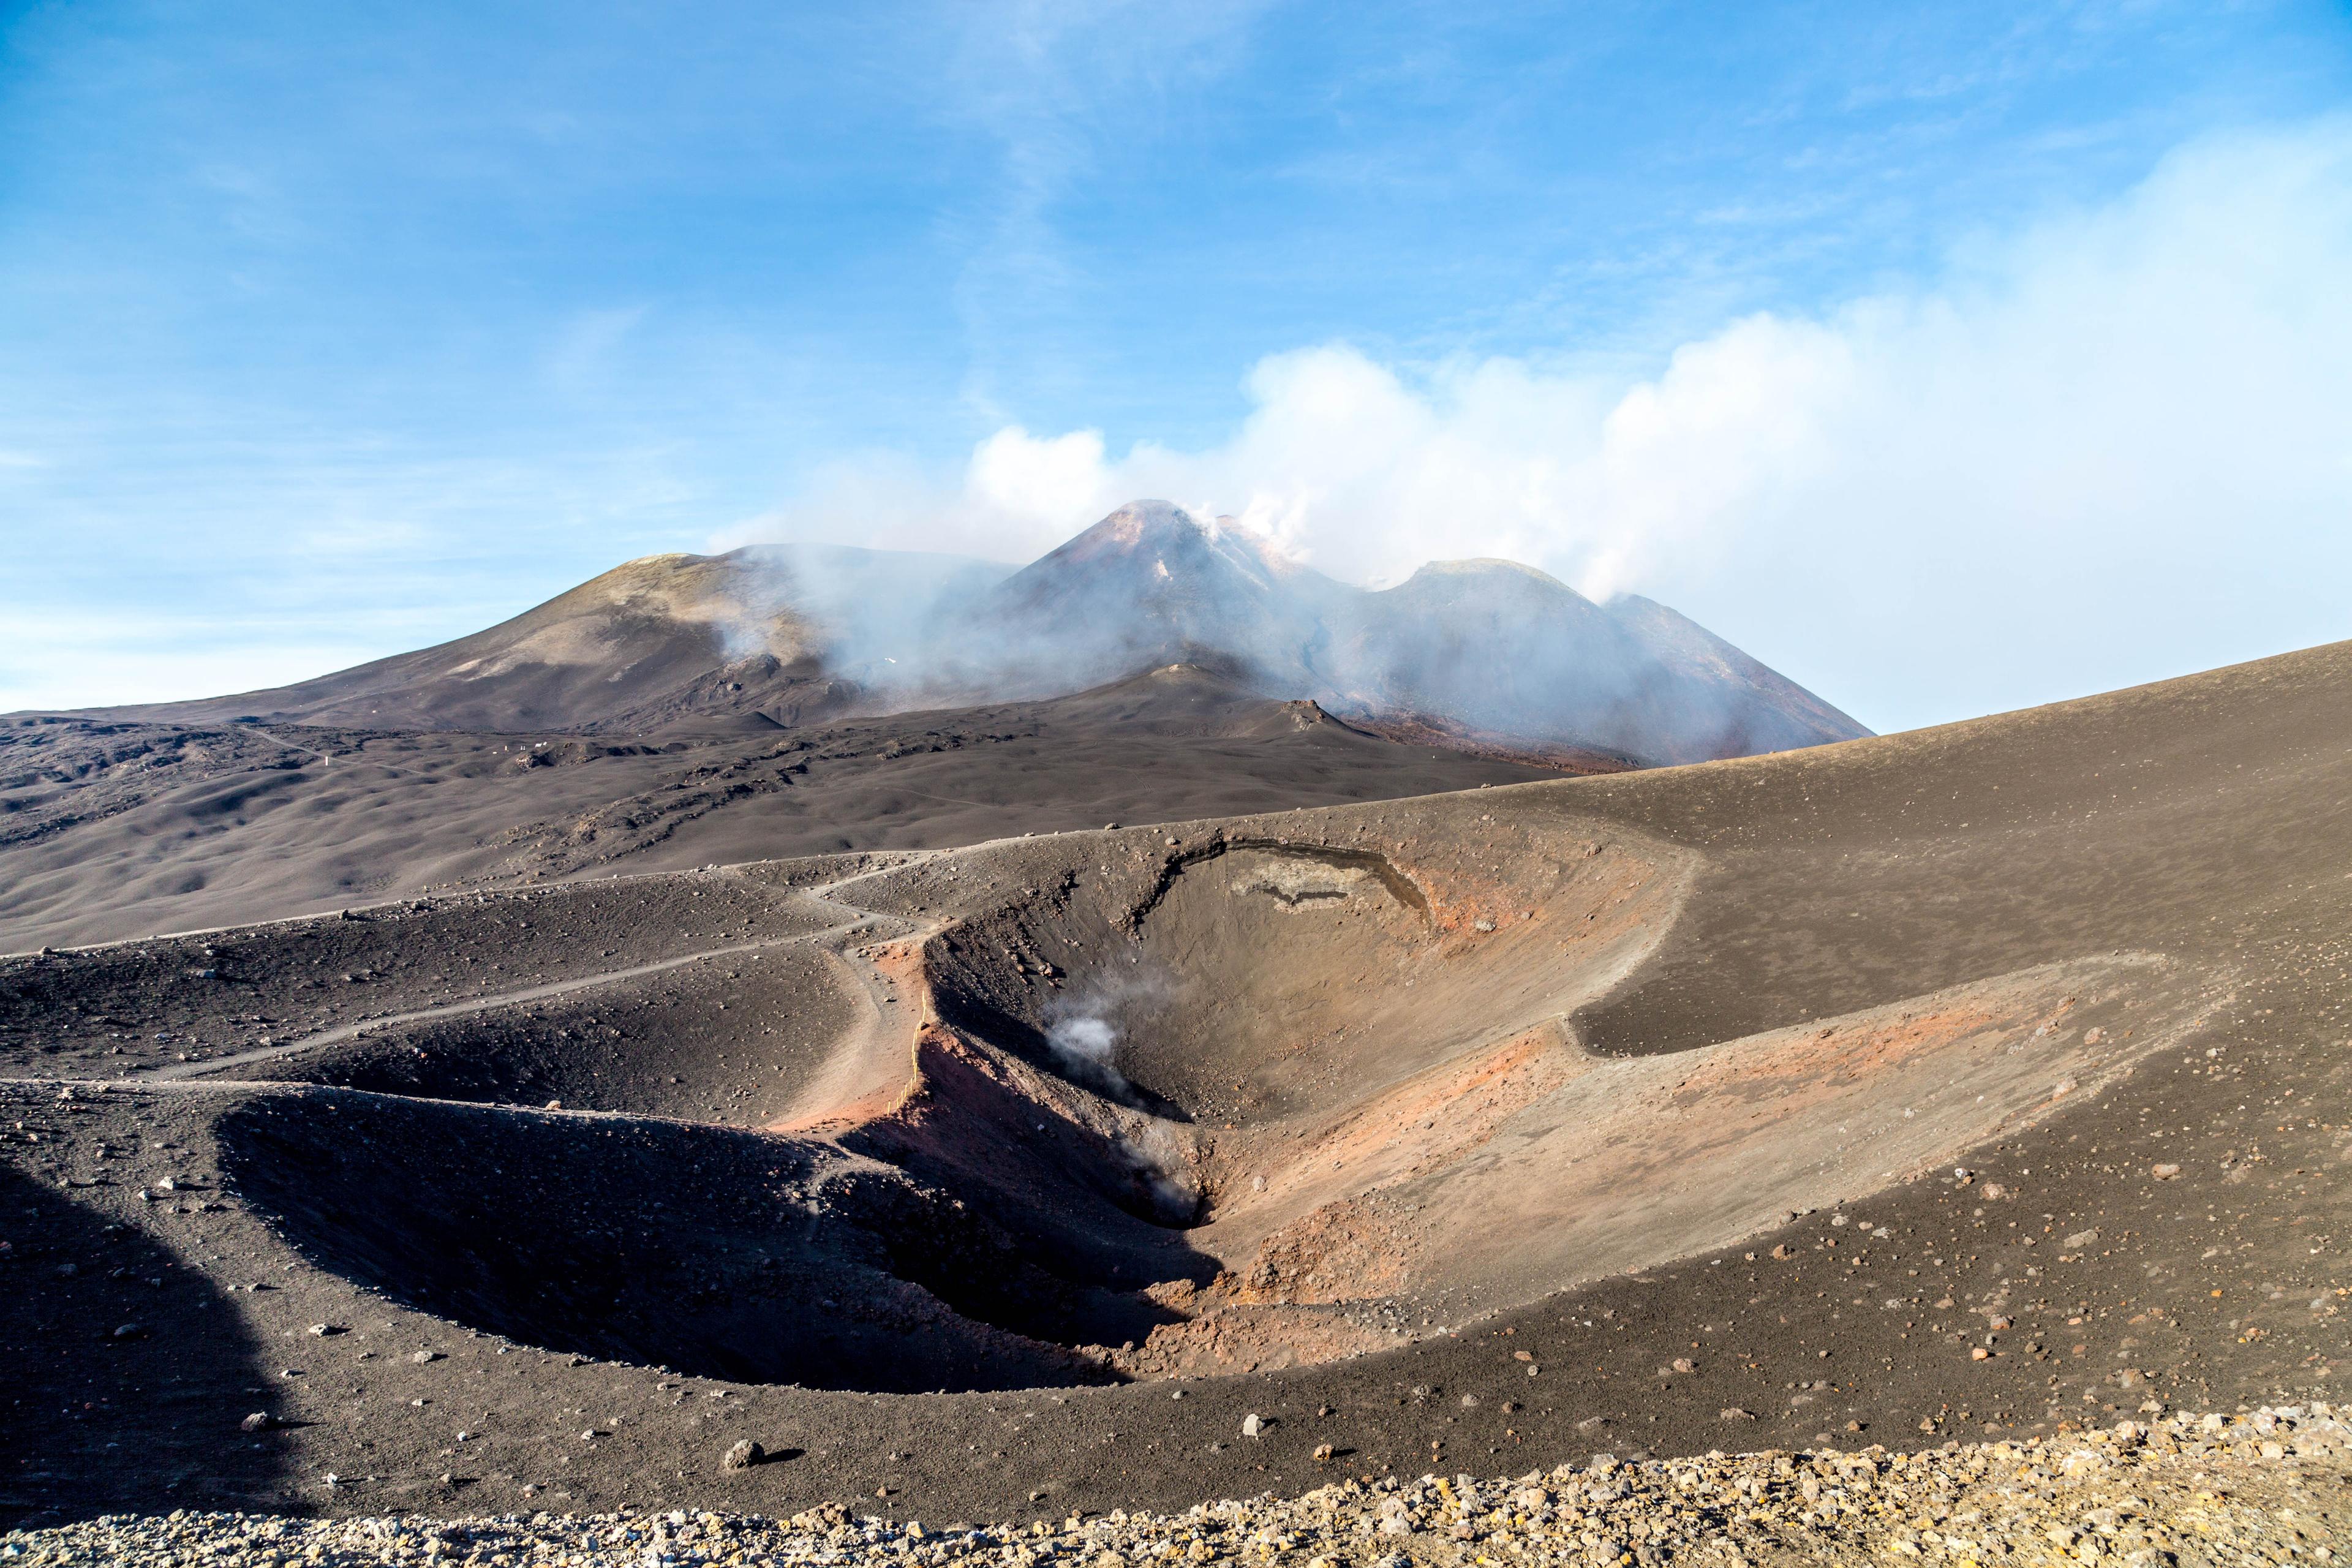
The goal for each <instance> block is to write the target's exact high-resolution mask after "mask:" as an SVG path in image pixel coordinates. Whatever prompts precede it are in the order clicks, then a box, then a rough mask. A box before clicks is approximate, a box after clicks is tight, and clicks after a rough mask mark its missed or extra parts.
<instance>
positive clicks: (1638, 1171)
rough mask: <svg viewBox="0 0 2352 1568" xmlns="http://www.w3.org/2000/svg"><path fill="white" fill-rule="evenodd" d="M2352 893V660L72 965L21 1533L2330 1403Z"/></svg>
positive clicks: (44, 1180)
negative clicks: (1253, 1431) (1495, 781)
mask: <svg viewBox="0 0 2352 1568" xmlns="http://www.w3.org/2000/svg"><path fill="white" fill-rule="evenodd" d="M2347 895H2352V645H2343V646H2337V647H2328V648H2322V649H2316V650H2313V651H2311V652H2308V653H2304V654H2298V655H2294V656H2290V657H2287V658H2279V659H2273V660H2269V661H2265V662H2263V663H2262V664H2257V665H2251V666H2246V667H2242V668H2235V669H2230V670H2223V671H2218V672H2215V673H2213V674H2210V675H2207V676H2200V677H2197V678H2193V679H2187V680H2182V681H2175V682H2171V683H2168V684H2166V685H2163V686H2159V687H2153V688H2148V689H2140V690H2136V691H2129V692H2122V693H2116V694H2114V695H2111V696H2107V697H2103V698H2097V699H2092V700H2085V701H2082V702H2076V703H2070V704H2065V705H2062V706H2060V707H2056V708H2052V709H2045V710H2035V711H2032V712H2028V713H2022V714H2014V715H2008V716H2004V717H2001V718H1998V719H1992V720H1987V721H1979V722H1977V723H1973V724H1968V725H1960V726H1954V727H1951V728H1948V729H1946V730H1942V731H1930V732H1924V733H1919V734H1914V735H1905V736H1896V737H1889V738H1885V739H1879V740H1869V741H1864V742H1855V743H1853V744H1850V745H1845V746H1840V747H1835V748H1829V749H1824V750H1816V751H1810V752H1794V753H1789V754H1784V755H1780V756H1771V757H1759V758H1751V759H1746V760H1740V761H1734V762H1727V763H1715V764H1710V765H1706V766H1701V767H1694V768H1684V769H1675V770H1671V771H1664V772H1652V773H1622V774H1616V775H1611V776H1606V777H1595V778H1585V779H1577V780H1563V781H1558V782H1550V783H1537V784H1523V785H1519V786H1516V787H1509V788H1499V789H1489V790H1481V791H1472V792H1467V793H1461V794H1454V795H1439V796H1430V797H1424V798H1418V799H1410V800H1396V799H1389V800H1374V801H1367V802H1364V803H1361V804H1354V805H1333V806H1327V807H1322V808H1318V809H1312V810H1289V811H1281V812H1277V813H1273V814H1262V815H1258V816H1225V817H1219V818H1214V819H1209V820H1201V821H1192V822H1185V823H1180V824H1175V825H1171V826H1152V827H1127V828H1118V829H1108V830H1105V829H1091V830H1086V831H1073V832H1066V833H1059V834H1051V835H1047V836H1043V837H1031V838H1020V839H1009V840H999V841H995V842H991V843H985V844H981V845H977V846H973V847H968V848H961V849H940V850H920V849H916V850H906V851H899V852H894V853H887V854H867V855H847V856H837V857H833V858H822V859H800V860H780V861H762V862H758V863H752V864H745V865H740V866H736V867H733V868H729V869H725V870H709V871H702V872H691V873H689V872H678V873H666V874H659V875H648V876H637V877H628V878H623V879H605V880H596V881H583V882H580V883H576V884H572V885H567V886H564V887H561V888H551V889H539V890H532V891H520V892H512V893H469V894H467V895H465V896H462V897H432V896H427V897H424V898H419V899H411V900H404V901H402V902H398V903H393V904H386V905H381V906H376V907H372V908H366V909H359V910H353V911H352V914H351V916H350V918H328V919H322V920H316V921H293V922H288V923H283V924H280V925H277V926H271V927H263V928H255V929H251V930H243V931H226V932H220V933H216V934H213V935H208V936H199V937H190V938H183V939H153V940H145V941H138V942H127V943H122V944H118V945H115V946H110V947H105V948H100V949H95V950H91V951H88V952H63V953H56V954H49V955H40V956H33V957H24V958H16V959H10V960H6V961H0V1062H5V1064H6V1065H5V1071H6V1072H7V1073H8V1074H10V1075H13V1076H12V1078H11V1079H10V1080H9V1081H8V1082H7V1084H6V1085H5V1089H0V1094H5V1098H6V1100H7V1101H8V1104H7V1106H6V1107H5V1111H0V1125H5V1126H6V1127H8V1128H9V1129H10V1133H9V1138H8V1142H6V1143H5V1152H6V1156H7V1160H6V1168H7V1170H8V1171H9V1172H11V1174H9V1175H8V1176H7V1177H6V1178H5V1179H6V1180H7V1181H8V1183H9V1184H10V1185H11V1188H12V1191H14V1192H17V1193H20V1194H22V1196H23V1199H24V1201H23V1202H22V1203H21V1204H16V1205H7V1209H6V1212H8V1213H11V1214H15V1215H18V1216H19V1217H17V1218H16V1219H15V1220H12V1221H10V1222H9V1226H10V1228H9V1229H8V1230H7V1231H6V1232H5V1239H6V1240H7V1242H8V1244H9V1247H8V1250H7V1252H5V1254H0V1258H5V1260H6V1261H5V1263H0V1268H5V1269H6V1270H8V1272H9V1283H10V1284H11V1286H12V1287H13V1288H12V1289H9V1290H7V1291H5V1292H0V1341H4V1342H5V1343H7V1344H9V1345H10V1346H12V1347H17V1348H18V1349H19V1350H20V1351H21V1352H22V1353H21V1354H20V1356H19V1360H20V1363H21V1364H22V1365H24V1366H26V1368H28V1369H32V1373H33V1375H32V1376H31V1377H29V1378H28V1380H27V1382H26V1387H27V1388H28V1391H29V1397H27V1398H26V1400H25V1403H24V1405H22V1406H21V1411H22V1414H21V1415H18V1416H17V1418H16V1420H15V1421H14V1422H13V1423H12V1424H11V1426H10V1427H9V1429H8V1432H9V1435H8V1436H7V1437H6V1439H5V1443H6V1445H7V1446H6V1447H5V1450H0V1463H5V1468H0V1498H5V1506H6V1507H7V1508H8V1509H9V1510H11V1512H12V1514H15V1515H17V1516H32V1515H36V1514H40V1515H46V1516H51V1517H54V1516H56V1515H57V1514H59V1513H80V1512H97V1511H101V1510H106V1509H108V1508H115V1507H124V1506H139V1507H145V1508H156V1507H161V1506H163V1504H164V1503H166V1502H169V1503H171V1504H173V1505H174V1506H177V1505H182V1504H193V1503H196V1502H211V1503H214V1504H218V1505H234V1506H241V1507H252V1506H269V1507H278V1508H288V1507H292V1508H304V1509H321V1510H336V1511H373V1512H384V1511H389V1510H396V1509H425V1510H435V1511H442V1512H448V1511H454V1510H465V1511H475V1512H482V1511H491V1510H515V1509H523V1508H528V1507H532V1506H552V1507H557V1508H562V1509H574V1510H586V1509H591V1508H597V1507H604V1506H608V1505H614V1504H618V1503H622V1502H628V1501H637V1502H645V1501H649V1500H656V1499H657V1500H660V1501H661V1502H662V1503H663V1505H664V1506H672V1505H677V1504H688V1505H698V1504H709V1505H711V1506H727V1507H731V1508H738V1509H753V1510H759V1511H762V1512H767V1513H783V1512H789V1511H791V1510H794V1509H797V1508H802V1507H805V1506H808V1505H809V1504H811V1503H814V1502H817V1501H820V1500H825V1499H828V1498H832V1499H838V1498H841V1497H845V1496H851V1495H858V1496H875V1497H876V1498H877V1501H876V1504H875V1506H876V1507H877V1509H883V1508H887V1509H888V1510H892V1511H896V1512H901V1513H904V1514H908V1515H912V1516H915V1517H921V1518H925V1519H934V1520H935V1519H939V1518H942V1517H953V1516H955V1515H957V1514H977V1515H980V1516H982V1517H991V1518H1002V1517H1021V1516H1024V1514H1025V1513H1026V1512H1027V1510H1031V1509H1033V1508H1034V1509H1035V1510H1039V1511H1044V1510H1050V1511H1051V1512H1052V1513H1054V1514H1055V1516H1057V1517H1058V1516H1059V1515H1060V1514H1061V1513H1063V1512H1065V1511H1067V1510H1071V1509H1075V1508H1079V1507H1094V1508H1102V1507H1111V1506H1136V1505H1142V1504H1150V1505H1154V1506H1177V1505H1181V1504H1184V1503H1187V1502H1190V1501H1192V1500H1198V1499H1200V1498H1202V1497H1206V1496H1219V1495H1225V1496H1231V1495H1237V1494H1241V1493H1244V1492H1251V1491H1255V1490H1258V1489H1263V1488H1275V1489H1297V1488H1298V1487H1300V1486H1303V1485H1305V1484H1307V1478H1308V1477H1309V1476H1311V1475H1315V1474H1318V1473H1319V1472H1318V1463H1317V1461H1316V1460H1315V1458H1313V1455H1314V1451H1315V1450H1316V1449H1317V1448H1318V1447H1328V1450H1329V1458H1328V1463H1329V1464H1331V1465H1336V1466H1339V1467H1341V1468H1344V1469H1345V1470H1346V1471H1348V1472H1349V1473H1351V1474H1357V1475H1370V1476H1379V1475H1381V1474H1383V1473H1388V1472H1391V1471H1393V1472H1398V1473H1402V1474H1407V1475H1412V1474H1419V1473H1420V1472H1422V1471H1423V1470H1424V1469H1431V1468H1444V1469H1451V1468H1460V1467H1468V1468H1475V1469H1480V1470H1495V1469H1504V1468H1507V1469H1512V1470H1517V1469H1518V1468H1523V1467H1524V1465H1526V1464H1536V1463H1539V1464H1549V1463H1553V1462H1556V1461H1558V1460H1559V1459H1560V1458H1568V1457H1571V1456H1577V1455H1581V1454H1583V1453H1586V1452H1589V1451H1591V1450H1592V1449H1594V1448H1597V1447H1604V1446H1605V1447H1608V1448H1610V1449H1611V1450H1612V1451H1614V1452H1617V1453H1621V1454H1622V1453H1626V1452H1657V1453H1671V1452H1696V1451H1700V1450H1705V1449H1709V1448H1721V1447H1767V1446H1772V1445H1775V1444H1778V1445H1783V1446H1785V1445H1789V1444H1792V1443H1804V1442H1809V1441H1823V1442H1826V1441H1827V1440H1828V1439H1829V1437H1830V1436H1831V1435H1832V1434H1836V1435H1847V1434H1854V1433H1863V1434H1868V1435H1869V1436H1868V1437H1860V1438H1849V1439H1848V1440H1851V1441H1856V1442H1859V1441H1868V1440H1873V1439H1876V1438H1890V1439H1891V1438H1893V1437H1895V1436H1897V1435H1902V1436H1908V1437H1911V1438H1914V1439H1917V1440H1920V1441H1927V1440H1931V1439H1932V1438H1940V1437H1942V1436H1947V1435H1952V1436H1958V1435H1968V1436H1983V1435H1992V1436H1999V1435H2002V1434H2032V1433H2035V1432H2049V1431H2052V1430H2054V1429H2057V1428H2058V1427H2059V1426H2061V1425H2062V1424H2067V1423H2074V1422H2079V1421H2082V1420H2084V1419H2085V1418H2095V1419H2099V1420H2102V1421H2106V1422H2112V1421H2113V1420H2114V1419H2116V1415H2118V1414H2119V1413H2120V1414H2124V1415H2129V1414H2132V1413H2134V1412H2137V1411H2140V1410H2143V1409H2146V1408H2147V1407H2149V1406H2150V1405H2155V1406H2158V1407H2162V1406H2164V1405H2182V1406H2188V1407H2201V1408H2212V1407H2214V1406H2216V1405H2229V1404H2234V1403H2238V1402H2241V1401H2243V1402H2248V1403H2252V1402H2255V1401H2263V1400H2282V1401H2283V1400H2286V1399H2290V1398H2294V1397H2296V1396H2299V1395H2308V1394H2315V1393H2316V1394H2323V1395H2324V1394H2326V1391H2327V1390H2328V1389H2329V1388H2330V1387H2331V1385H2332V1384H2333V1382H2334V1380H2336V1378H2337V1377H2339V1376H2340V1375H2341V1373H2340V1369H2339V1365H2338V1358H2339V1356H2340V1355H2341V1352H2342V1349H2343V1330H2342V1323H2343V1316H2342V1314H2343V1303H2344V1301H2345V1300H2347V1296H2346V1294H2345V1292H2347V1291H2352V1279H2347V1278H2346V1277H2345V1275H2344V1273H2343V1267H2344V1265H2343V1252H2342V1237H2343V1235H2344V1226H2345V1225H2346V1222H2347V1213H2346V1207H2347V1183H2346V1179H2345V1167H2344V1160H2345V1152H2346V1150H2347V1147H2352V1123H2347V1116H2346V1113H2345V1111H2344V1110H2343V1106H2344V1104H2345V1101H2346V1096H2347V1087H2352V1086H2347V1077H2346V1075H2347V1060H2346V1054H2345V1053H2346V1043H2347V1016H2352V1015H2347V1008H2352V952H2347V947H2346V941H2347V939H2346V937H2345V935H2344V932H2345V930H2346V925H2347V921H2346V918H2345V917H2346V914H2347ZM166 1178H168V1182H167V1180H166ZM68 1264H70V1265H72V1267H71V1268H68ZM145 1270H152V1273H145V1272H142V1271H145ZM142 1279H154V1280H155V1281H157V1283H155V1284H153V1285H152V1286H151V1285H143V1284H141V1283H140V1281H141V1280H142ZM158 1342H170V1343H171V1344H172V1346H173V1354H172V1355H171V1356H169V1357H164V1356H159V1355H158V1354H157V1353H156V1351H155V1349H154V1347H155V1346H156V1345H157V1344H158ZM927 1390H928V1391H929V1392H925V1391H927ZM1171 1394H1179V1395H1181V1397H1173V1398H1171ZM248 1411H257V1412H259V1413H261V1414H262V1415H264V1416H265V1417H266V1420H265V1423H264V1426H265V1427H266V1429H265V1430H261V1431H258V1432H254V1433H244V1432H239V1431H237V1430H236V1427H237V1423H238V1422H239V1420H240V1418H241V1417H242V1416H243V1415H246V1414H247V1412H248ZM1245 1414H1255V1415H1259V1416H1260V1417H1262V1418H1263V1422H1264V1423H1265V1425H1263V1426H1262V1429H1261V1432H1260V1435H1259V1436H1256V1437H1255V1438H1244V1437H1237V1436H1236V1435H1237V1434H1238V1433H1239V1431H1240V1428H1241V1421H1242V1417H1243V1415H1245ZM461 1434H462V1436H461ZM741 1438H749V1439H754V1440H757V1441H759V1442H761V1444H762V1445H764V1446H765V1447H767V1448H768V1449H769V1450H770V1451H771V1452H772V1453H775V1454H777V1455H778V1456H779V1457H780V1460H779V1462H775V1463H770V1464H763V1465H761V1466H758V1467H755V1468H750V1469H744V1470H735V1471H730V1470H725V1469H722V1468H720V1467H719V1456H720V1455H721V1454H722V1453H723V1452H724V1451H725V1449H726V1448H727V1447H728V1446H729V1445H730V1444H732V1443H733V1442H735V1441H737V1440H738V1439H741ZM110 1446H111V1447H110ZM126 1448H128V1449H131V1450H134V1451H136V1452H138V1453H139V1454H140V1455H141V1457H142V1462H141V1463H140V1464H138V1465H137V1466H125V1465H123V1464H122V1463H121V1462H120V1459H119V1458H118V1456H119V1455H120V1454H121V1452H122V1451H123V1450H124V1449H126ZM1505 1456H1508V1457H1507V1458H1506V1457H1505ZM330 1474H331V1476H332V1478H333V1479H331V1480H330V1479H327V1478H328V1477H329V1476H330ZM526 1489H527V1490H526ZM877 1489H881V1491H880V1492H879V1493H877Z"/></svg>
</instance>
